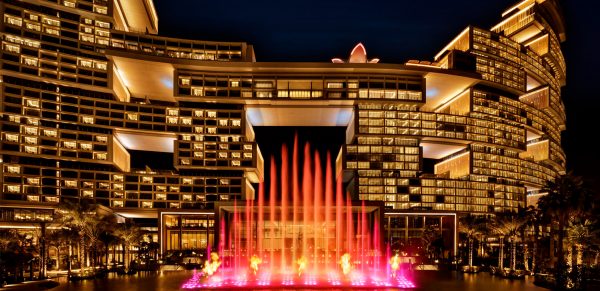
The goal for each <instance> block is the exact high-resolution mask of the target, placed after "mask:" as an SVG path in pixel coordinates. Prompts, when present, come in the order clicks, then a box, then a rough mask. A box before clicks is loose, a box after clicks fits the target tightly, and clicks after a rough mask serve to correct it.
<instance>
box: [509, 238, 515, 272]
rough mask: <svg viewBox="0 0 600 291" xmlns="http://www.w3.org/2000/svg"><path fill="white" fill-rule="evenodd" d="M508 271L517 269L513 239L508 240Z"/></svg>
mask: <svg viewBox="0 0 600 291" xmlns="http://www.w3.org/2000/svg"><path fill="white" fill-rule="evenodd" d="M510 269H511V270H512V271H514V270H515V269H517V240H516V239H515V238H514V237H513V238H511V240H510Z"/></svg>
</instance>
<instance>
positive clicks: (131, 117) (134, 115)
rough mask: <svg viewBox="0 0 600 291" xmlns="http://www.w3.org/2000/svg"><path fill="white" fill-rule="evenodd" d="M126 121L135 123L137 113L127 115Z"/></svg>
mask: <svg viewBox="0 0 600 291" xmlns="http://www.w3.org/2000/svg"><path fill="white" fill-rule="evenodd" d="M127 119H128V120H132V121H137V120H138V114H137V113H127Z"/></svg>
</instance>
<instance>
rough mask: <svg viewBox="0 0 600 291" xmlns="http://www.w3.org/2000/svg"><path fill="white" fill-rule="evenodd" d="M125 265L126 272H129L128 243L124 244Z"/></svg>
mask: <svg viewBox="0 0 600 291" xmlns="http://www.w3.org/2000/svg"><path fill="white" fill-rule="evenodd" d="M123 266H124V267H125V272H129V250H128V248H127V247H126V245H125V244H124V245H123Z"/></svg>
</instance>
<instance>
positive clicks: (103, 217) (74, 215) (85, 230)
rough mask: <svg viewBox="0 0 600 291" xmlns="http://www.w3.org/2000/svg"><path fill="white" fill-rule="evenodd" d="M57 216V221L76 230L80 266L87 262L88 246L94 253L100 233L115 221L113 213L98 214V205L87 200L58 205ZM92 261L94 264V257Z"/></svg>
mask: <svg viewBox="0 0 600 291" xmlns="http://www.w3.org/2000/svg"><path fill="white" fill-rule="evenodd" d="M57 216H58V217H57V221H59V222H61V223H62V225H63V226H64V227H67V228H70V229H73V230H75V231H77V233H78V235H79V244H80V247H79V255H78V261H79V266H80V267H81V268H83V267H84V266H87V265H88V264H89V260H88V259H89V254H90V251H89V250H90V247H91V249H92V250H93V253H94V255H95V254H96V245H97V243H98V241H99V239H100V235H101V234H102V233H103V232H105V229H106V228H107V227H108V226H110V225H113V224H114V223H115V219H114V216H113V215H108V214H100V213H99V211H98V205H96V204H89V203H87V201H82V202H80V203H74V202H69V201H66V202H64V203H62V204H60V205H59V208H58V211H57ZM86 239H87V240H86ZM86 242H87V243H86ZM84 258H85V264H84ZM93 259H94V258H93ZM93 262H94V264H95V259H94V260H93Z"/></svg>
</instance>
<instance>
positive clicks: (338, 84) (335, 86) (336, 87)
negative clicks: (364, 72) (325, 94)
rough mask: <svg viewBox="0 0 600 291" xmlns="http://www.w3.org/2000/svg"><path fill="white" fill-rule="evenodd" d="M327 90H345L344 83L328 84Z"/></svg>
mask: <svg viewBox="0 0 600 291" xmlns="http://www.w3.org/2000/svg"><path fill="white" fill-rule="evenodd" d="M327 88H329V89H341V88H344V83H342V82H329V83H327Z"/></svg>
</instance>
